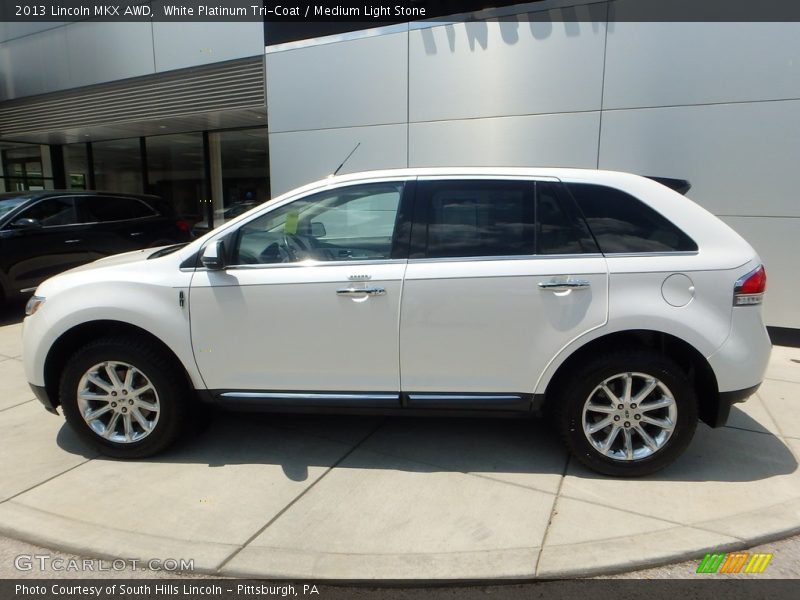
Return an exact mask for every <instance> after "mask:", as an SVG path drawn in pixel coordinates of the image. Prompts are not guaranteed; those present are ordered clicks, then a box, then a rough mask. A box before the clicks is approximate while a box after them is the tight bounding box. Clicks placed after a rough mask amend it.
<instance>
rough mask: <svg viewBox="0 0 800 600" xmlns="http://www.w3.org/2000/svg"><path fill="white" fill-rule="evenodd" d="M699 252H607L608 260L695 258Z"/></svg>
mask: <svg viewBox="0 0 800 600" xmlns="http://www.w3.org/2000/svg"><path fill="white" fill-rule="evenodd" d="M696 254H700V251H699V250H674V251H672V252H606V254H605V257H606V258H651V257H653V256H694V255H696Z"/></svg>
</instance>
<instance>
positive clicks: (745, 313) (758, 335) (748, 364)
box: [708, 306, 772, 394]
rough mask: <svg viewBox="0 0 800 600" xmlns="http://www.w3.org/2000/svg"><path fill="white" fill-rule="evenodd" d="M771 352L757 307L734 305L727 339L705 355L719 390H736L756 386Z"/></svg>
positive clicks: (763, 373) (762, 375)
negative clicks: (715, 349) (712, 351)
mask: <svg viewBox="0 0 800 600" xmlns="http://www.w3.org/2000/svg"><path fill="white" fill-rule="evenodd" d="M771 352H772V343H771V342H770V339H769V335H768V334H767V328H766V327H764V322H763V321H762V319H761V310H760V307H758V306H740V307H734V308H733V311H732V315H731V331H730V335H729V336H728V339H727V340H725V343H724V344H722V346H721V347H720V348H719V349H718V350H717V351H716V352H715V353H714V354H712V355H711V356H709V357H708V363H709V365H711V368H712V369H713V370H714V375H715V376H716V378H717V386H718V389H719V391H720V393H721V394H726V393H731V394H738V393H743V390H747V389H750V388H752V387H753V386H756V387H757V386H758V385H759V384H760V383H761V381H762V380H763V379H764V375H765V373H766V371H767V365H768V364H769V356H770V353H771Z"/></svg>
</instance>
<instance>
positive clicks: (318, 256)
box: [233, 183, 403, 264]
mask: <svg viewBox="0 0 800 600" xmlns="http://www.w3.org/2000/svg"><path fill="white" fill-rule="evenodd" d="M402 190H403V184H402V183H380V184H377V183H376V184H365V185H356V186H348V187H344V188H338V189H335V190H331V191H326V192H320V193H318V194H313V195H311V196H306V197H305V198H301V199H299V200H295V201H294V202H291V203H289V204H287V205H284V206H282V207H280V208H277V209H275V210H272V211H270V212H268V213H266V214H264V215H262V216H260V217H258V218H256V219H253V220H252V221H250V222H248V223H246V224H244V225H243V226H242V227H241V228H240V229H239V233H238V236H237V240H236V244H235V251H234V253H233V254H234V258H233V260H234V263H236V264H269V263H285V262H299V261H304V260H315V261H348V260H381V259H389V258H391V253H392V236H393V233H394V225H395V222H396V220H397V211H398V208H399V204H400V196H401V194H402ZM329 227H330V229H328V228H329Z"/></svg>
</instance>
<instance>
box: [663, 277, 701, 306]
mask: <svg viewBox="0 0 800 600" xmlns="http://www.w3.org/2000/svg"><path fill="white" fill-rule="evenodd" d="M661 296H662V297H663V298H664V300H665V301H666V303H667V304H669V305H671V306H675V307H677V308H680V307H682V306H686V305H687V304H689V302H691V301H692V298H694V283H693V282H692V280H691V278H690V277H689V276H687V275H684V274H683V273H673V274H672V275H669V276H668V277H667V278H666V279H665V280H664V283H662V284H661Z"/></svg>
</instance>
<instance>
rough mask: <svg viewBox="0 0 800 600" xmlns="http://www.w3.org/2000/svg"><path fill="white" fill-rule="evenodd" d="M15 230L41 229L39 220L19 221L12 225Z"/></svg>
mask: <svg viewBox="0 0 800 600" xmlns="http://www.w3.org/2000/svg"><path fill="white" fill-rule="evenodd" d="M11 227H13V228H14V229H41V228H42V224H41V222H39V219H17V220H16V221H14V222H13V223H12V224H11Z"/></svg>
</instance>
